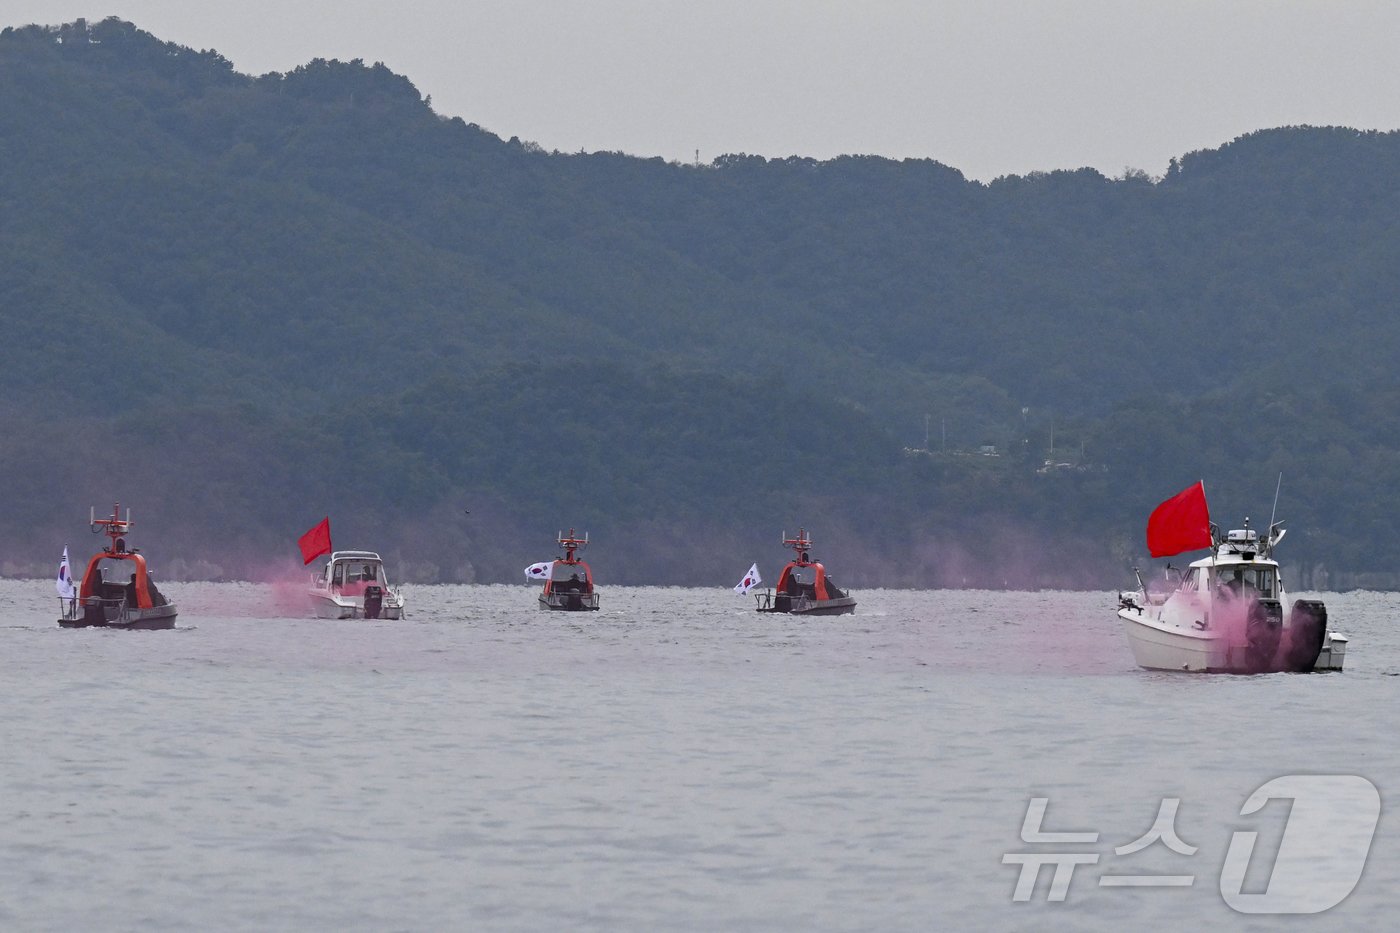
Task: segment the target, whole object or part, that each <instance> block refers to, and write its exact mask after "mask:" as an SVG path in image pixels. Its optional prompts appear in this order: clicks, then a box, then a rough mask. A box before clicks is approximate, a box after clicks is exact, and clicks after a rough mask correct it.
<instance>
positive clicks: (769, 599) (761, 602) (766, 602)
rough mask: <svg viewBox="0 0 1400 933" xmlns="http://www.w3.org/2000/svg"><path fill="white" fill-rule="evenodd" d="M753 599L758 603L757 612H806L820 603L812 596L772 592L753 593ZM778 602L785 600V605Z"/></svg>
mask: <svg viewBox="0 0 1400 933" xmlns="http://www.w3.org/2000/svg"><path fill="white" fill-rule="evenodd" d="M754 599H756V600H757V601H758V611H759V612H806V611H807V610H809V609H811V608H812V607H813V606H815V605H816V604H817V603H818V602H820V600H818V599H817V598H816V597H814V596H805V595H793V594H791V593H774V592H773V591H772V590H767V591H765V592H762V593H755V594H754ZM779 600H786V603H785V604H782V603H780V602H779Z"/></svg>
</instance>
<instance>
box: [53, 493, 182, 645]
mask: <svg viewBox="0 0 1400 933" xmlns="http://www.w3.org/2000/svg"><path fill="white" fill-rule="evenodd" d="M88 524H89V527H91V529H92V533H93V534H105V535H107V537H109V538H111V539H112V540H111V543H109V544H108V545H107V546H106V547H104V548H103V549H102V550H101V551H98V552H97V553H96V554H94V555H93V556H92V559H91V560H89V561H88V565H87V570H85V571H84V572H83V576H82V579H81V581H80V582H79V584H78V588H77V593H76V594H75V595H74V596H71V597H62V596H61V597H59V606H60V612H61V616H60V617H59V620H58V624H59V626H60V627H62V628H124V629H167V628H174V627H175V616H176V608H175V604H174V603H172V602H171V601H170V600H169V599H168V598H166V596H165V595H164V594H163V593H161V592H160V590H158V589H157V588H156V584H155V581H154V580H152V579H151V574H150V571H149V570H148V569H147V567H146V558H145V556H144V555H142V554H141V551H140V549H139V548H132V547H128V545H127V537H128V536H129V535H130V534H131V526H132V521H131V509H127V510H126V517H125V518H122V517H121V507H120V505H119V504H118V505H113V506H112V517H111V518H98V517H97V511H96V510H95V509H94V510H92V512H90V513H89V517H88ZM111 562H115V563H111ZM117 567H120V568H122V572H126V571H128V570H129V575H128V577H127V580H126V581H125V582H121V581H120V580H119V578H118V577H117V576H116V575H115V573H114V576H113V579H112V580H108V579H107V578H106V574H107V573H108V572H109V571H115V570H116V568H117Z"/></svg>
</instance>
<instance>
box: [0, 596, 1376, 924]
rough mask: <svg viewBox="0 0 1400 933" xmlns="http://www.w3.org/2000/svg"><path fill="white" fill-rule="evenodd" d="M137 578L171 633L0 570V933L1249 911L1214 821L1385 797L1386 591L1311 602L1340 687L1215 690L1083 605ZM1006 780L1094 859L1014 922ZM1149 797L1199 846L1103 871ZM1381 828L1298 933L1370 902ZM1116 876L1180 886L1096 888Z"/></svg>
mask: <svg viewBox="0 0 1400 933" xmlns="http://www.w3.org/2000/svg"><path fill="white" fill-rule="evenodd" d="M169 589H170V591H171V595H172V596H173V598H174V599H175V600H176V601H177V602H178V603H179V604H180V609H181V614H180V621H179V628H178V629H177V630H175V631H171V632H102V631H87V630H83V631H65V630H59V629H58V628H57V627H56V625H55V622H54V618H55V613H56V603H57V600H56V599H55V598H53V596H52V586H51V584H50V583H48V582H47V581H28V582H25V581H0V596H3V603H0V604H2V605H4V606H5V608H4V609H3V610H0V643H3V645H4V654H5V658H6V661H7V664H6V671H7V676H6V680H5V682H6V685H7V688H8V689H7V691H6V694H7V709H6V712H5V715H4V717H3V725H0V749H3V755H0V928H4V929H14V930H74V929H142V930H175V929H179V930H183V929H189V928H192V927H203V928H218V929H249V930H251V929H258V930H264V929H273V930H323V929H331V928H336V929H356V930H357V929H373V930H381V929H414V930H418V929H445V928H454V927H455V928H464V927H466V926H468V925H470V926H471V927H474V928H481V929H531V930H534V929H553V928H606V929H656V928H667V929H674V928H688V929H694V928H710V929H716V928H728V929H732V928H761V929H791V930H806V929H920V930H927V929H952V928H964V929H967V928H987V929H1006V928H1011V927H1031V928H1048V927H1059V928H1062V927H1072V928H1076V929H1090V930H1115V931H1116V930H1121V929H1124V928H1126V927H1127V926H1128V925H1130V924H1131V925H1132V926H1134V927H1139V928H1144V929H1155V928H1165V927H1167V926H1168V925H1171V926H1172V927H1185V926H1187V925H1190V923H1191V922H1196V923H1202V922H1204V923H1211V924H1226V923H1229V924H1232V925H1239V926H1243V927H1245V928H1258V929H1268V928H1273V927H1274V926H1275V925H1276V924H1277V923H1278V921H1277V920H1274V919H1271V918H1268V917H1260V918H1253V919H1251V918H1247V917H1244V916H1242V915H1238V914H1235V913H1233V912H1232V911H1231V910H1230V909H1229V908H1228V907H1227V906H1226V905H1225V904H1224V902H1223V901H1222V899H1221V896H1220V894H1219V891H1218V879H1219V876H1220V867H1221V863H1222V860H1223V858H1224V852H1225V848H1226V845H1227V844H1228V842H1229V839H1230V835H1231V833H1232V832H1233V831H1234V830H1236V829H1241V828H1251V829H1260V828H1261V826H1262V827H1263V828H1262V830H1261V843H1260V844H1261V846H1263V845H1265V842H1264V841H1263V840H1265V839H1267V838H1268V837H1269V833H1270V830H1271V829H1273V830H1277V829H1278V828H1280V827H1281V825H1282V821H1283V820H1284V819H1286V817H1287V813H1286V812H1285V809H1286V808H1284V809H1276V808H1273V806H1272V805H1270V808H1267V809H1266V811H1265V818H1264V822H1263V823H1262V824H1261V823H1260V822H1258V819H1259V818H1258V817H1252V818H1242V817H1240V815H1239V813H1240V806H1241V804H1242V803H1243V801H1244V799H1245V798H1246V797H1247V796H1248V795H1249V794H1250V792H1251V791H1253V790H1255V789H1256V788H1257V787H1259V786H1260V785H1261V784H1263V783H1265V782H1266V781H1268V780H1269V779H1271V778H1275V777H1278V776H1280V775H1284V774H1291V773H1340V774H1359V775H1362V776H1364V777H1367V778H1368V779H1370V780H1371V781H1372V782H1374V783H1375V784H1376V786H1377V787H1379V788H1380V790H1381V794H1382V799H1383V802H1384V803H1388V801H1389V799H1390V795H1391V794H1392V793H1393V792H1394V790H1395V789H1396V787H1397V786H1400V785H1397V784H1396V781H1397V780H1400V778H1397V777H1396V775H1397V774H1400V750H1397V748H1396V744H1395V743H1394V742H1393V741H1391V739H1392V736H1393V730H1392V729H1390V728H1388V725H1389V720H1390V719H1391V718H1392V715H1393V710H1394V708H1395V707H1394V694H1395V691H1396V690H1397V689H1398V688H1400V680H1397V679H1395V675H1396V674H1400V636H1398V635H1397V634H1396V631H1395V627H1394V626H1395V618H1396V616H1397V612H1398V611H1400V595H1395V594H1369V593H1348V594H1325V595H1324V596H1323V597H1322V598H1325V599H1326V601H1327V603H1328V606H1329V609H1330V612H1331V617H1332V622H1333V626H1334V628H1336V629H1337V630H1340V631H1342V632H1345V633H1346V634H1348V635H1349V636H1351V639H1352V641H1351V646H1350V651H1349V654H1348V656H1347V670H1346V671H1345V672H1344V673H1341V674H1328V675H1287V674H1278V675H1268V676H1261V677H1224V676H1194V675H1168V674H1154V673H1149V672H1145V671H1141V670H1138V669H1137V668H1135V667H1134V666H1133V662H1132V655H1131V652H1130V651H1129V648H1128V645H1127V643H1126V641H1125V638H1124V636H1123V634H1122V633H1121V632H1120V631H1119V629H1118V626H1117V623H1116V621H1115V619H1114V599H1113V595H1112V594H1109V593H1014V592H1012V593H1005V592H996V593H993V592H983V591H932V592H917V591H872V592H859V591H858V592H857V593H856V594H855V595H856V596H857V598H858V599H859V600H860V606H859V609H858V610H857V614H856V615H854V616H846V617H838V618H834V619H818V620H800V619H791V618H774V617H770V616H763V617H760V616H757V615H755V614H754V613H753V612H752V611H751V610H752V605H753V604H752V602H751V600H749V599H744V598H739V597H734V596H731V595H729V594H728V593H727V592H725V591H723V590H696V589H676V588H620V587H606V586H604V587H602V590H601V591H602V605H603V611H601V612H599V613H596V614H594V613H590V614H564V613H557V614H545V613H541V612H539V611H537V610H536V609H535V606H534V592H533V590H531V589H530V588H528V587H525V586H520V587H505V586H496V587H417V588H409V592H408V596H409V607H410V618H408V619H407V620H405V621H403V622H396V623H395V622H331V621H317V620H312V619H310V618H306V619H300V618H278V617H277V610H276V609H275V608H274V606H275V603H276V600H275V599H274V593H273V591H272V590H271V589H270V588H268V587H261V586H254V585H243V584H186V585H178V584H170V586H169ZM1033 796H1042V797H1048V798H1049V799H1050V803H1049V810H1048V814H1047V816H1046V819H1045V823H1044V827H1043V828H1044V829H1045V830H1046V831H1097V832H1099V833H1100V834H1101V835H1100V841H1099V842H1098V843H1097V844H1095V845H1092V846H1083V845H1080V846H1060V847H1058V848H1059V849H1064V850H1070V851H1091V852H1097V853H1100V855H1101V858H1100V861H1099V864H1097V865H1090V866H1085V867H1081V868H1080V869H1078V870H1077V871H1076V872H1075V875H1074V880H1073V882H1072V885H1071V889H1070V893H1069V897H1068V899H1067V900H1066V901H1065V902H1063V903H1047V902H1046V887H1047V884H1048V876H1049V869H1046V870H1045V871H1044V874H1045V877H1044V878H1042V881H1041V884H1040V885H1039V886H1038V887H1037V889H1036V893H1035V896H1034V897H1033V899H1032V900H1031V901H1030V902H1029V903H1013V902H1012V891H1013V888H1014V887H1015V883H1016V878H1017V869H1016V868H1015V867H1014V866H1010V865H1004V864H1003V863H1002V856H1003V855H1005V854H1007V853H1015V852H1025V851H1031V850H1037V849H1038V850H1040V851H1045V850H1046V847H1045V846H1039V847H1036V846H1029V845H1026V844H1025V843H1022V842H1021V841H1020V839H1019V838H1018V833H1019V832H1020V829H1021V824H1022V820H1023V818H1024V816H1025V813H1026V808H1027V803H1028V800H1029V799H1030V798H1031V797H1033ZM1164 797H1179V798H1180V799H1181V804H1180V809H1179V812H1178V816H1177V819H1176V824H1175V825H1176V829H1177V831H1178V833H1179V835H1180V836H1181V837H1182V839H1183V840H1185V841H1186V842H1187V843H1189V844H1191V845H1195V846H1198V847H1199V851H1198V852H1197V853H1196V854H1195V855H1194V856H1190V857H1186V856H1182V855H1177V854H1174V853H1172V852H1170V851H1168V850H1166V849H1165V848H1164V847H1163V846H1161V845H1160V844H1157V845H1154V846H1153V847H1151V848H1149V849H1147V850H1145V851H1142V852H1140V853H1137V854H1135V855H1130V856H1117V855H1115V854H1114V853H1113V849H1114V847H1116V846H1121V845H1124V844H1126V843H1129V842H1131V841H1133V840H1136V839H1138V838H1139V837H1140V836H1142V835H1143V834H1144V833H1145V832H1146V831H1147V830H1148V828H1149V827H1150V826H1151V825H1152V823H1153V820H1154V818H1155V816H1156V814H1157V812H1158V806H1159V804H1160V801H1161V800H1162V798H1164ZM1387 809H1388V808H1387V807H1385V806H1383V811H1382V817H1381V823H1380V826H1379V829H1378V830H1377V833H1376V837H1375V842H1374V844H1373V846H1372V850H1371V856H1370V860H1369V863H1368V866H1367V869H1366V872H1365V874H1364V875H1363V877H1362V880H1361V882H1360V884H1359V885H1358V887H1357V889H1356V890H1355V892H1354V893H1353V894H1352V895H1351V896H1350V897H1349V898H1348V899H1347V900H1345V901H1344V902H1342V904H1341V905H1340V906H1338V907H1336V908H1334V909H1333V910H1331V911H1330V912H1328V913H1325V914H1323V915H1321V916H1318V917H1313V918H1310V919H1309V920H1308V921H1307V922H1308V924H1309V928H1343V927H1346V928H1365V927H1382V926H1384V925H1387V924H1388V923H1389V922H1390V920H1391V918H1392V917H1394V916H1395V912H1396V910H1397V908H1400V893H1398V892H1397V888H1396V885H1395V884H1394V883H1393V879H1394V878H1395V877H1396V875H1397V872H1398V871H1400V843H1397V838H1396V833H1395V831H1394V827H1393V825H1392V824H1393V820H1392V819H1391V818H1390V816H1389V814H1388V813H1387V812H1386V810H1387ZM1251 821H1252V822H1251ZM1273 838H1275V839H1276V838H1277V832H1275V834H1274V837H1273ZM1056 848H1057V847H1054V846H1051V847H1049V849H1051V850H1055V849H1056ZM1123 872H1132V873H1143V874H1152V873H1158V874H1169V873H1170V874H1192V875H1194V876H1195V879H1196V880H1195V883H1194V884H1193V885H1192V886H1191V887H1189V888H1176V889H1111V888H1102V887H1098V886H1097V880H1098V878H1099V877H1100V876H1101V875H1104V874H1108V873H1123Z"/></svg>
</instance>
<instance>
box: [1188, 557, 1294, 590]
mask: <svg viewBox="0 0 1400 933" xmlns="http://www.w3.org/2000/svg"><path fill="white" fill-rule="evenodd" d="M1180 589H1182V590H1185V591H1187V592H1191V593H1202V594H1209V593H1210V592H1211V591H1212V590H1213V591H1214V592H1215V593H1216V594H1217V595H1220V596H1227V597H1229V596H1234V597H1239V596H1250V597H1254V598H1258V599H1277V598H1278V594H1279V578H1278V565H1277V564H1275V563H1274V562H1273V561H1240V560H1235V561H1230V562H1228V563H1217V564H1216V565H1215V566H1214V567H1212V566H1210V565H1209V564H1208V563H1207V564H1206V566H1192V567H1191V569H1189V570H1187V571H1186V574H1185V575H1184V576H1183V577H1182V579H1181V586H1180Z"/></svg>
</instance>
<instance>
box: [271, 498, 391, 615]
mask: <svg viewBox="0 0 1400 933" xmlns="http://www.w3.org/2000/svg"><path fill="white" fill-rule="evenodd" d="M297 547H299V548H300V549H301V559H302V564H303V565H305V564H309V563H311V562H312V561H313V560H315V559H316V558H318V557H321V556H322V555H326V554H329V555H330V559H329V560H328V561H326V565H325V566H324V567H322V568H321V572H320V573H318V574H316V575H314V576H313V577H312V578H311V590H310V596H311V605H312V607H313V608H314V609H315V612H316V617H317V618H319V619H402V618H403V614H404V598H403V592H402V591H400V590H397V589H394V588H393V587H392V586H390V585H389V574H388V572H387V571H385V569H384V561H383V560H381V559H380V557H379V555H378V554H376V553H374V552H373V551H334V550H332V549H331V520H330V516H327V517H325V518H323V519H321V521H320V522H318V523H317V524H316V525H314V526H312V528H311V529H310V530H309V531H307V532H306V534H304V535H302V536H301V537H300V538H298V539H297Z"/></svg>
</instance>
